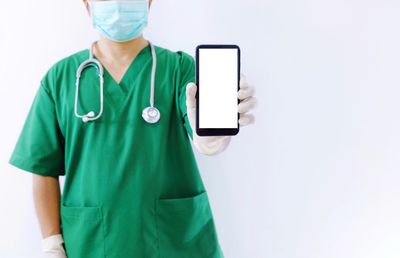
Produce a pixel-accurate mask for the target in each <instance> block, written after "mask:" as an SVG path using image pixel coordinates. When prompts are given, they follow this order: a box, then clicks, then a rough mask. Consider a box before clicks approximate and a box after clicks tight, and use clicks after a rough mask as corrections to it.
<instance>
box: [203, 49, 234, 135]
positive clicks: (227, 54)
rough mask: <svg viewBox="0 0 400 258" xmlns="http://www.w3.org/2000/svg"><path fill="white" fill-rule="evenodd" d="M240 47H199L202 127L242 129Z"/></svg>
mask: <svg viewBox="0 0 400 258" xmlns="http://www.w3.org/2000/svg"><path fill="white" fill-rule="evenodd" d="M238 54H239V53H238V49H206V48H200V49H199V99H200V101H199V128H238V95H237V93H238Z"/></svg>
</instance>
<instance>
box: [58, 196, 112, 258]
mask: <svg viewBox="0 0 400 258" xmlns="http://www.w3.org/2000/svg"><path fill="white" fill-rule="evenodd" d="M61 226H62V235H63V238H64V242H65V243H64V244H65V249H66V253H67V256H68V258H83V257H84V258H103V257H105V254H104V248H105V247H104V230H103V227H104V225H103V215H102V211H101V208H100V207H71V206H65V205H64V204H62V205H61Z"/></svg>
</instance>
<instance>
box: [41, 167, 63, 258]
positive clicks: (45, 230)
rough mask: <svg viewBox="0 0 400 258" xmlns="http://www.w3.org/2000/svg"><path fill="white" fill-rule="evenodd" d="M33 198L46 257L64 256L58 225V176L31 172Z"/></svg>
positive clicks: (60, 257) (56, 257)
mask: <svg viewBox="0 0 400 258" xmlns="http://www.w3.org/2000/svg"><path fill="white" fill-rule="evenodd" d="M33 198H34V203H35V210H36V215H37V217H38V220H39V224H40V230H41V233H42V238H43V239H42V250H43V252H44V257H46V258H66V254H65V250H64V247H63V246H62V243H63V242H64V240H63V237H62V235H61V226H60V184H59V181H58V176H42V175H37V174H33Z"/></svg>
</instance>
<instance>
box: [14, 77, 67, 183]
mask: <svg viewBox="0 0 400 258" xmlns="http://www.w3.org/2000/svg"><path fill="white" fill-rule="evenodd" d="M9 163H10V164H11V165H13V166H15V167H17V168H20V169H22V170H25V171H27V172H31V173H35V174H39V175H43V176H59V175H65V169H64V138H63V136H62V133H61V131H60V128H59V125H58V122H57V117H56V111H55V103H54V100H53V98H52V97H51V94H50V91H49V89H48V88H46V87H45V85H44V83H43V81H42V82H41V84H40V87H39V88H38V90H37V92H36V95H35V98H34V100H33V103H32V104H31V107H30V110H29V113H28V116H27V118H26V120H25V123H24V125H23V128H22V131H21V132H20V135H19V138H18V140H17V143H16V145H15V148H14V151H13V152H12V154H11V158H10V159H9Z"/></svg>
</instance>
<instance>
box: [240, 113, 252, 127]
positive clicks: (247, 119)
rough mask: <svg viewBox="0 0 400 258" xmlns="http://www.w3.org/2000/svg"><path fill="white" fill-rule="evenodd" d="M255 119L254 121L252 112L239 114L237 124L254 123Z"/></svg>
mask: <svg viewBox="0 0 400 258" xmlns="http://www.w3.org/2000/svg"><path fill="white" fill-rule="evenodd" d="M255 121H256V118H255V117H254V115H253V114H241V115H240V119H239V125H240V126H246V125H249V124H254V123H255Z"/></svg>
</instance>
